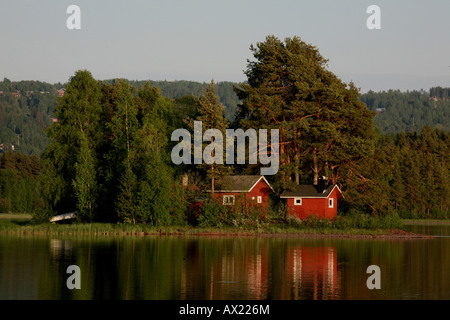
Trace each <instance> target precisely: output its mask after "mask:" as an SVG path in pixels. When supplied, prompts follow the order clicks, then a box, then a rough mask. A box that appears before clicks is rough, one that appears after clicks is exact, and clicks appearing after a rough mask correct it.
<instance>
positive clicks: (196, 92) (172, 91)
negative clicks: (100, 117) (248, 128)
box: [106, 80, 240, 121]
mask: <svg viewBox="0 0 450 320" xmlns="http://www.w3.org/2000/svg"><path fill="white" fill-rule="evenodd" d="M112 81H113V80H108V81H106V82H112ZM126 81H127V82H128V83H130V85H131V86H133V87H135V88H139V87H141V86H143V85H145V83H146V82H148V83H150V86H152V87H158V88H159V89H160V90H161V94H162V95H163V96H164V97H167V98H170V99H179V98H183V97H186V96H194V97H197V98H198V97H200V95H201V93H202V91H203V90H204V88H205V86H207V85H208V84H206V83H200V82H195V81H185V80H179V81H152V80H149V81H137V80H126ZM214 85H215V93H216V94H217V96H218V97H219V101H220V103H221V104H222V105H223V106H224V116H225V118H227V119H228V120H229V121H233V120H234V118H235V114H236V112H237V110H238V105H239V103H240V101H239V99H238V97H237V95H236V93H235V91H234V87H235V86H238V85H239V84H237V83H234V82H229V81H219V82H215V84H214Z"/></svg>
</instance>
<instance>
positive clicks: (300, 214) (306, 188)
mask: <svg viewBox="0 0 450 320" xmlns="http://www.w3.org/2000/svg"><path fill="white" fill-rule="evenodd" d="M281 198H285V199H287V210H288V215H291V216H295V217H297V218H299V219H305V218H307V217H309V216H316V217H318V218H323V219H334V218H335V217H336V215H337V200H338V199H340V198H343V196H342V193H341V190H340V189H339V187H338V186H337V184H333V185H329V186H324V187H321V186H320V185H318V186H313V185H297V186H296V187H295V189H294V190H291V191H289V190H287V191H284V192H283V193H282V194H281Z"/></svg>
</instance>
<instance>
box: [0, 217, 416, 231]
mask: <svg viewBox="0 0 450 320" xmlns="http://www.w3.org/2000/svg"><path fill="white" fill-rule="evenodd" d="M31 218H32V217H31V215H27V214H0V233H3V234H5V233H6V234H39V235H110V236H124V235H152V234H154V235H269V236H270V235H311V236H314V235H320V236H327V235H328V236H331V235H336V236H356V235H359V236H370V235H386V234H390V233H391V231H392V230H398V228H400V227H401V225H402V224H403V223H405V221H406V222H407V223H409V221H408V220H400V218H399V217H398V215H393V216H386V217H382V218H374V217H369V216H364V215H353V216H345V217H342V216H338V217H337V218H336V220H335V221H334V222H333V223H332V222H330V221H329V220H321V219H317V218H311V219H307V220H304V221H302V220H299V219H295V218H291V219H287V220H285V221H280V220H271V221H270V222H269V221H260V220H255V219H243V218H240V219H235V220H233V221H232V222H231V223H229V224H227V225H222V226H221V227H198V226H197V227H193V226H187V225H184V226H167V227H155V226H151V225H146V224H127V223H68V224H51V223H42V224H36V223H34V222H33V220H32V219H31ZM414 221H415V220H414ZM422 222H423V220H417V223H422Z"/></svg>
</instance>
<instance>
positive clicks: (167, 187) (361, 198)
mask: <svg viewBox="0 0 450 320" xmlns="http://www.w3.org/2000/svg"><path fill="white" fill-rule="evenodd" d="M251 50H252V53H253V55H254V58H255V61H252V62H249V63H248V66H247V70H246V71H245V74H246V76H247V81H246V82H244V83H239V84H236V83H231V82H218V83H215V82H214V81H211V83H209V84H206V83H203V84H202V83H196V82H191V81H174V82H169V81H130V80H127V79H112V80H97V79H94V78H93V77H92V75H91V73H90V72H89V71H87V70H79V71H77V72H75V74H74V76H72V77H71V78H70V79H69V82H68V83H66V84H63V85H62V84H54V85H49V84H46V83H43V82H38V81H21V82H11V81H9V80H8V79H4V80H3V82H0V139H1V140H2V145H1V151H2V153H1V154H0V211H1V212H28V213H33V214H34V216H35V218H36V220H37V221H46V220H48V218H49V217H50V216H52V215H55V214H57V213H64V212H72V211H77V212H78V213H79V215H78V218H79V220H80V221H84V222H94V221H100V222H130V223H146V224H151V225H155V226H164V225H178V224H186V223H189V207H190V204H191V203H193V202H194V201H195V199H196V198H197V197H198V196H201V195H204V194H205V190H207V189H209V188H210V187H211V184H212V183H214V179H217V178H219V177H220V176H222V175H226V174H230V173H234V174H258V172H259V167H258V166H257V165H248V164H247V165H234V166H227V165H205V164H203V165H178V166H177V165H174V164H173V163H172V162H171V159H170V152H171V150H172V148H173V146H174V145H175V144H176V142H174V141H171V133H172V132H173V131H174V130H175V129H177V128H186V129H188V130H192V123H193V121H194V120H201V121H203V123H204V124H205V125H204V126H205V127H214V128H218V129H220V130H222V131H224V130H225V129H227V128H243V129H248V128H266V129H273V128H276V129H279V130H280V138H281V140H280V147H281V148H280V170H279V172H278V173H277V174H276V175H274V176H270V177H267V178H268V180H269V181H270V182H271V184H272V185H273V186H274V187H275V189H276V194H275V196H274V199H273V201H272V212H271V214H272V215H273V216H274V217H279V216H280V215H283V214H284V213H283V204H282V203H281V202H280V201H279V199H278V198H277V195H279V194H280V193H281V192H282V191H283V190H285V189H288V188H291V187H292V186H293V185H295V184H300V183H301V184H307V183H314V184H316V183H317V180H318V177H319V176H326V177H327V178H328V179H329V180H330V182H333V183H337V184H339V186H340V187H341V190H342V191H343V193H344V195H345V200H344V201H342V203H341V204H340V206H339V211H340V214H341V215H346V214H351V213H353V212H359V213H365V214H368V215H372V216H380V215H386V214H388V213H391V212H393V211H395V212H397V213H399V214H400V215H401V216H402V217H405V218H431V217H433V218H448V217H449V212H448V207H449V204H450V198H449V194H450V187H449V183H448V182H449V178H450V177H449V174H450V159H449V157H450V150H449V148H450V133H449V127H450V124H449V123H450V121H449V109H450V108H449V107H450V106H449V105H448V103H449V101H448V98H447V91H448V89H446V88H440V87H436V88H432V89H430V91H429V92H428V93H427V92H424V91H408V92H400V91H394V90H390V91H388V92H373V91H369V92H368V93H365V94H360V92H359V90H358V89H357V88H356V87H355V85H354V84H353V83H350V84H345V83H343V82H342V81H341V80H340V79H339V78H338V77H337V76H336V75H334V74H333V73H331V72H330V71H329V70H328V69H327V68H326V61H325V59H323V57H322V56H321V55H320V53H319V51H318V50H317V48H315V47H313V46H311V45H308V44H306V43H304V42H303V41H301V40H300V39H299V38H297V37H294V38H292V39H286V40H285V42H283V41H280V40H279V39H277V38H275V37H273V36H271V37H267V38H266V41H265V42H262V43H258V44H257V45H256V46H251ZM292 53H295V54H292ZM305 55H307V56H308V57H310V58H311V60H310V61H309V62H307V63H306V62H305V60H304V59H302V57H303V56H305ZM273 56H282V57H284V58H283V61H282V62H280V61H276V60H274V59H271V57H273ZM311 61H312V62H311ZM305 63H306V64H305ZM286 66H289V68H287V67H286ZM286 70H288V72H287V71H286ZM62 88H64V94H63V95H62V94H60V91H58V90H61V89H62ZM52 118H54V119H57V121H53V120H52ZM12 145H14V148H12ZM186 175H187V176H188V177H189V183H190V186H194V187H193V188H190V187H189V188H186V187H185V186H183V185H182V178H183V176H186ZM213 209H214V208H213ZM214 210H216V209H214Z"/></svg>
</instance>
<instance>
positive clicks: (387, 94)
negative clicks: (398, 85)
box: [360, 88, 450, 134]
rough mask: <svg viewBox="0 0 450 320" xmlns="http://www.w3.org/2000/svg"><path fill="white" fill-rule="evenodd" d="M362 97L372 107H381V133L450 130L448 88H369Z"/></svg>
mask: <svg viewBox="0 0 450 320" xmlns="http://www.w3.org/2000/svg"><path fill="white" fill-rule="evenodd" d="M444 94H445V96H444ZM360 99H361V101H362V102H364V103H365V104H366V105H367V106H368V107H369V108H370V110H372V111H377V110H378V111H377V115H376V116H375V125H376V126H377V127H378V128H379V130H380V131H381V133H386V134H389V133H400V132H402V131H403V132H420V131H421V130H422V128H423V127H425V126H430V127H432V128H436V129H440V130H444V131H449V130H450V111H449V110H450V100H449V98H448V89H443V88H431V89H430V92H429V93H427V92H425V91H423V90H421V91H417V90H413V91H407V92H401V91H399V90H389V91H382V92H374V91H369V92H367V93H365V94H362V95H361V98H360Z"/></svg>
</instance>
